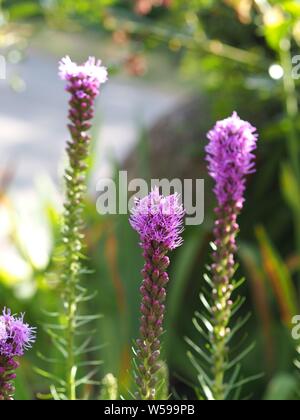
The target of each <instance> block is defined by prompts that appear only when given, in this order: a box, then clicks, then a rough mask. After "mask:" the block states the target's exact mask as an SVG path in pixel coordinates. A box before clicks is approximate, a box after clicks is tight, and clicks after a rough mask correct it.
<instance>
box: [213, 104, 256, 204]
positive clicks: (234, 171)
mask: <svg viewBox="0 0 300 420" xmlns="http://www.w3.org/2000/svg"><path fill="white" fill-rule="evenodd" d="M207 137H208V139H209V144H208V145H207V146H206V152H207V158H206V159H207V161H208V170H209V174H210V176H211V177H212V178H213V179H214V180H215V182H216V185H215V189H214V191H215V194H216V197H217V200H218V203H219V205H224V204H228V203H235V204H236V205H238V206H242V204H243V202H244V192H245V183H246V175H248V174H250V173H252V172H254V171H255V163H254V158H255V155H254V154H253V151H254V150H255V149H256V142H257V134H256V128H255V127H252V125H251V124H250V123H248V122H247V121H243V120H241V119H240V117H239V116H238V115H237V113H236V112H234V113H233V115H232V116H231V117H229V118H227V119H225V120H223V121H218V122H217V123H216V125H215V127H214V128H213V129H212V130H211V131H210V132H209V133H208V135H207Z"/></svg>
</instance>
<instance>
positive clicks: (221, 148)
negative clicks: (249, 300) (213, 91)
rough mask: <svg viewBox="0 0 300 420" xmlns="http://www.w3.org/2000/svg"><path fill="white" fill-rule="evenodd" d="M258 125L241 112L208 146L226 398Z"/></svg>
mask: <svg viewBox="0 0 300 420" xmlns="http://www.w3.org/2000/svg"><path fill="white" fill-rule="evenodd" d="M255 131H256V129H255V128H254V127H252V126H251V125H250V124H249V123H248V122H245V121H242V120H241V119H240V118H239V117H238V115H237V114H236V113H234V114H233V115H232V117H230V118H227V119H225V120H223V121H219V122H217V124H216V125H215V127H214V128H213V130H211V131H210V132H209V133H208V139H209V144H208V146H207V147H206V152H207V161H208V170H209V173H210V175H211V177H212V178H213V179H214V180H215V183H216V185H215V189H214V192H215V194H216V197H217V201H218V207H217V208H216V209H215V213H216V216H217V219H216V222H215V228H214V236H215V242H214V253H213V264H212V267H211V270H212V276H213V278H212V280H213V285H214V287H213V307H212V312H213V317H214V321H213V332H212V334H211V351H212V355H213V366H214V368H213V369H214V383H213V396H214V398H215V399H224V394H225V390H224V375H225V370H226V363H227V361H228V360H227V359H228V348H227V344H228V338H229V336H230V328H229V321H230V318H231V312H232V310H231V308H232V301H231V296H232V292H233V289H234V285H233V276H234V274H235V271H236V268H235V257H234V255H235V253H236V251H237V246H236V236H237V233H238V230H239V226H238V224H237V218H238V215H239V213H240V211H241V209H242V207H243V203H244V200H245V198H244V193H245V183H246V176H247V175H248V174H250V173H252V172H254V154H253V151H254V149H255V148H256V142H257V135H256V134H255Z"/></svg>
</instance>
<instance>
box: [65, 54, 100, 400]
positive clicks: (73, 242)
mask: <svg viewBox="0 0 300 420" xmlns="http://www.w3.org/2000/svg"><path fill="white" fill-rule="evenodd" d="M59 75H60V77H61V79H63V80H65V81H66V90H67V92H69V93H70V94H71V99H70V102H69V105H70V110H69V119H70V124H69V126H68V127H69V131H70V134H71V138H72V140H71V141H69V142H68V147H67V154H68V157H69V167H68V168H67V170H66V173H65V182H66V196H67V197H66V202H65V213H64V226H63V241H64V244H65V254H64V265H65V266H64V267H63V271H64V275H63V290H64V296H63V300H64V307H65V309H66V319H67V326H66V335H67V337H66V343H67V346H66V347H67V363H66V370H67V379H66V388H67V389H66V393H67V397H68V398H69V399H70V400H74V399H76V379H75V375H74V371H75V370H76V369H75V366H76V363H75V333H76V332H75V329H76V319H77V318H76V317H77V305H78V301H79V299H78V297H77V286H78V282H79V280H80V275H81V273H82V272H83V268H82V265H81V260H82V254H83V252H82V249H83V234H82V227H83V217H82V211H83V206H82V205H83V200H84V194H85V191H86V185H85V184H86V173H87V163H86V159H87V157H88V154H89V145H90V140H91V138H90V135H89V133H88V131H89V129H90V128H91V119H92V118H93V116H94V105H95V99H96V97H97V96H98V94H99V92H100V87H101V85H102V84H103V83H105V82H106V81H107V71H106V69H105V68H104V67H102V66H101V62H100V61H96V59H95V58H89V59H88V61H87V62H86V63H84V64H83V65H77V64H76V63H73V62H72V61H71V60H70V58H69V57H65V58H63V59H62V60H61V62H60V64H59Z"/></svg>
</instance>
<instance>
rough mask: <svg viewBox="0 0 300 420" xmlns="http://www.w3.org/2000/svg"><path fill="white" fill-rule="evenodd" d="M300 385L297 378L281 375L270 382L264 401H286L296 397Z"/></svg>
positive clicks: (285, 374)
mask: <svg viewBox="0 0 300 420" xmlns="http://www.w3.org/2000/svg"><path fill="white" fill-rule="evenodd" d="M298 388H299V383H298V381H297V379H296V378H295V376H293V375H289V374H287V373H281V374H279V375H277V376H275V378H274V379H272V381H271V382H270V384H269V386H268V388H267V392H266V395H265V397H264V400H268V401H286V400H291V399H293V398H294V397H295V395H296V392H297V390H298Z"/></svg>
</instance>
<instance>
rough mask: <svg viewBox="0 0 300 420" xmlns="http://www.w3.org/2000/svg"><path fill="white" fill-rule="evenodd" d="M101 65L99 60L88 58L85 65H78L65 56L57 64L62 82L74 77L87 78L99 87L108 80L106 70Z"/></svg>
mask: <svg viewBox="0 0 300 420" xmlns="http://www.w3.org/2000/svg"><path fill="white" fill-rule="evenodd" d="M101 64H102V62H101V60H97V59H96V58H95V57H89V59H88V60H87V61H86V62H85V63H83V64H81V65H78V64H76V63H75V62H73V61H72V60H71V58H70V57H69V56H66V57H64V58H62V59H61V61H60V62H59V76H60V78H61V79H62V80H70V79H71V78H74V77H78V78H89V79H91V80H92V81H95V82H97V83H99V85H100V84H103V83H105V82H107V80H108V72H107V69H106V67H103V66H102V65H101Z"/></svg>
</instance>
